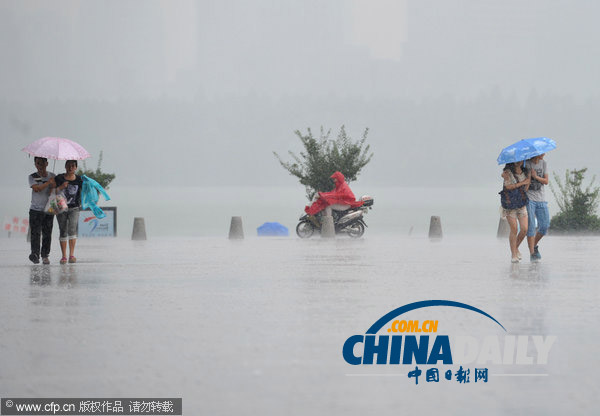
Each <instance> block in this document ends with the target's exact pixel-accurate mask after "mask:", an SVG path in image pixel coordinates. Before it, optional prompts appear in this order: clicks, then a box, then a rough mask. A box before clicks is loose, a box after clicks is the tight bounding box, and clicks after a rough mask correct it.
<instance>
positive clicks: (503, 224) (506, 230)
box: [496, 218, 510, 238]
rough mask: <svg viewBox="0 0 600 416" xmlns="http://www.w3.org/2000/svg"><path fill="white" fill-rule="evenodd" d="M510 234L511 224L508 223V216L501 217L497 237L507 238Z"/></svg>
mask: <svg viewBox="0 0 600 416" xmlns="http://www.w3.org/2000/svg"><path fill="white" fill-rule="evenodd" d="M509 234H510V226H509V225H508V221H507V220H506V218H500V221H498V233H497V234H496V237H498V238H507V237H508V235H509Z"/></svg>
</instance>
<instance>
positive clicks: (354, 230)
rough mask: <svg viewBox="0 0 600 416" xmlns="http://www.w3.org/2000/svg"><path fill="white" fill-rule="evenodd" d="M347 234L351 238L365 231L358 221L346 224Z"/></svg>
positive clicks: (359, 235) (360, 235)
mask: <svg viewBox="0 0 600 416" xmlns="http://www.w3.org/2000/svg"><path fill="white" fill-rule="evenodd" d="M347 230H348V235H349V236H350V237H352V238H359V237H362V235H363V234H364V233H365V226H364V225H362V223H360V222H358V221H357V222H355V223H354V224H352V225H350V226H348V228H347Z"/></svg>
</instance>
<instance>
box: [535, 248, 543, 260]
mask: <svg viewBox="0 0 600 416" xmlns="http://www.w3.org/2000/svg"><path fill="white" fill-rule="evenodd" d="M533 254H534V255H535V257H536V258H537V259H538V260H541V259H542V255H541V254H540V251H539V250H538V246H535V247H534V248H533Z"/></svg>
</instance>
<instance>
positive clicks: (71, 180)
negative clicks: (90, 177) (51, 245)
mask: <svg viewBox="0 0 600 416" xmlns="http://www.w3.org/2000/svg"><path fill="white" fill-rule="evenodd" d="M65 170H66V172H65V173H61V174H60V175H58V176H56V178H55V182H56V190H57V192H62V193H63V195H64V196H65V199H66V200H67V206H68V207H69V209H68V210H67V211H65V212H63V213H61V214H58V215H57V216H56V220H57V221H58V228H59V230H60V250H61V251H62V258H61V259H60V264H66V263H67V242H68V243H69V259H68V262H69V263H75V262H76V261H77V259H76V258H75V243H77V231H78V230H77V228H78V223H79V206H80V205H81V185H82V180H81V177H80V176H78V175H75V172H76V171H77V161H76V160H67V162H66V163H65Z"/></svg>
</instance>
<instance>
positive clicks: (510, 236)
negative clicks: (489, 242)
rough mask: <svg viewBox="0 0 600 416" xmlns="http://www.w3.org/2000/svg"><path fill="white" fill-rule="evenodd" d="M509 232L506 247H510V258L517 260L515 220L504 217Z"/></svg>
mask: <svg viewBox="0 0 600 416" xmlns="http://www.w3.org/2000/svg"><path fill="white" fill-rule="evenodd" d="M506 221H508V226H509V228H510V232H509V233H508V245H509V246H510V254H511V256H512V258H513V259H514V258H518V255H517V219H516V218H513V217H509V216H507V217H506Z"/></svg>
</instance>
